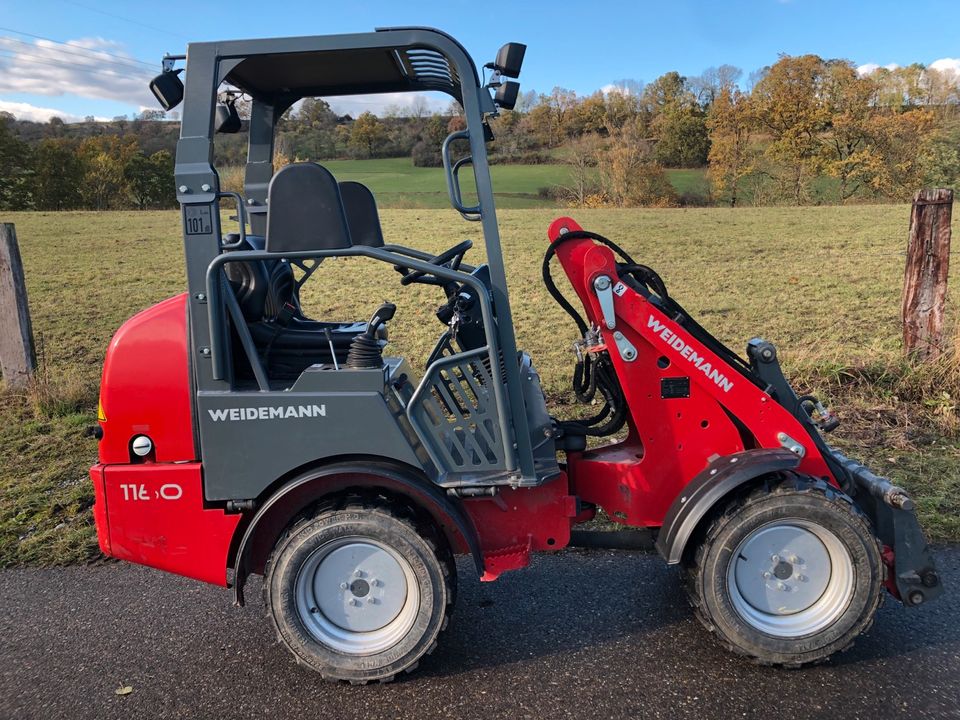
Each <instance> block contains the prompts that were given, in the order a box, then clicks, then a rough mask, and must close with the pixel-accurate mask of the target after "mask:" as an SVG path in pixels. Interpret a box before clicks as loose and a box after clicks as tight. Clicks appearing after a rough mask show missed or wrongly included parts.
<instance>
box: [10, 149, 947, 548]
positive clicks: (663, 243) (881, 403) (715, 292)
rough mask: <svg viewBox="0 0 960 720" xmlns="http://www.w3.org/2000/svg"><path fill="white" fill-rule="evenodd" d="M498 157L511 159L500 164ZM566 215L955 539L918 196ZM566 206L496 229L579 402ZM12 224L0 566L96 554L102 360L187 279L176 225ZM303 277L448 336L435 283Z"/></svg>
mask: <svg viewBox="0 0 960 720" xmlns="http://www.w3.org/2000/svg"><path fill="white" fill-rule="evenodd" d="M363 167H366V168H368V169H369V168H370V167H371V166H370V165H366V166H363ZM384 167H386V168H389V163H387V165H385V166H384ZM501 170H502V171H505V172H507V173H508V174H509V173H510V172H511V171H513V172H516V168H514V167H511V166H498V167H497V168H494V172H495V173H496V172H499V171H501ZM334 172H337V173H338V174H340V175H343V174H347V173H348V171H347V170H346V169H344V168H338V169H335V170H334ZM427 172H430V171H427ZM433 172H436V171H433ZM372 175H373V173H371V177H372ZM384 175H389V173H388V172H386V170H385V171H384ZM368 179H369V178H368ZM382 180H383V182H385V183H387V185H388V186H390V184H391V183H392V187H404V186H403V183H402V181H400V180H398V179H396V178H392V177H391V179H389V180H387V179H386V178H383V179H382ZM371 184H374V182H373V180H371ZM507 185H508V188H509V187H510V186H509V184H507ZM566 212H567V213H569V214H571V215H573V216H574V217H575V218H577V219H578V220H579V221H580V223H581V224H582V225H583V226H584V227H586V228H588V229H590V230H593V231H596V232H599V233H601V234H603V235H606V236H608V237H610V238H611V239H613V240H615V241H616V242H618V243H619V244H621V245H623V247H624V248H625V249H626V250H627V251H628V252H630V253H631V254H632V255H633V256H634V258H635V259H637V260H638V261H639V262H644V263H648V264H650V265H652V266H653V267H655V268H656V269H657V270H658V271H659V272H660V273H661V274H662V275H663V277H664V279H665V280H666V282H667V284H668V286H669V287H670V289H671V292H672V293H673V294H674V295H675V296H676V297H677V298H678V299H679V300H680V301H681V302H682V303H683V304H685V305H686V306H687V308H688V309H689V310H690V311H691V312H693V313H695V314H696V315H697V316H699V317H700V319H701V321H702V322H703V323H704V324H705V325H706V326H707V327H708V328H710V329H712V330H713V331H715V332H716V334H717V335H718V336H719V337H720V338H721V339H722V340H724V341H726V342H728V343H729V344H731V345H732V346H733V347H734V348H738V349H739V348H742V347H743V345H744V342H745V341H746V340H747V339H748V338H749V337H750V336H752V335H757V334H762V335H764V336H766V337H768V338H769V339H771V340H773V341H774V342H776V343H777V345H778V346H779V347H780V348H781V351H782V352H781V355H782V358H783V361H784V364H785V367H786V370H787V372H788V374H790V375H792V376H794V377H798V378H799V379H800V381H801V385H802V386H803V387H804V388H806V389H811V390H815V391H817V392H819V393H821V394H822V395H824V396H825V397H826V398H827V399H830V400H833V401H835V402H836V403H837V404H839V407H838V409H839V410H840V412H841V414H842V415H843V417H844V418H845V424H844V426H842V427H841V429H840V430H839V431H838V433H837V434H836V435H835V436H834V438H832V439H834V440H835V441H838V442H839V443H841V444H843V445H844V446H845V447H846V448H848V450H849V451H850V453H851V454H854V455H858V456H861V457H865V458H867V459H869V460H870V461H871V462H872V463H874V464H875V466H876V469H877V471H878V472H881V473H888V474H889V475H890V476H892V477H893V478H894V479H895V480H896V481H897V482H900V483H903V484H904V485H906V486H907V487H908V488H909V489H910V490H911V491H912V492H914V493H915V495H916V497H917V500H918V504H919V508H920V514H921V519H922V521H923V523H924V524H925V526H926V527H927V529H928V531H929V532H930V534H931V536H932V537H934V538H936V539H939V540H957V539H960V437H958V434H957V432H956V423H957V414H956V397H955V396H954V397H952V398H951V397H948V398H943V397H942V395H941V392H940V391H937V392H935V393H934V392H931V391H929V390H926V389H924V388H928V387H931V386H933V385H934V384H935V383H933V382H930V383H928V384H927V385H923V384H922V383H920V382H919V381H917V383H914V384H913V385H911V384H910V382H905V381H904V380H903V378H904V377H905V378H906V379H907V380H911V378H913V377H914V375H911V374H903V372H902V363H901V361H900V358H899V334H900V331H899V325H898V319H897V318H898V311H899V293H900V284H901V282H902V276H903V255H902V252H903V249H904V244H905V238H906V230H907V225H908V219H909V208H908V207H907V206H890V205H884V206H859V207H856V206H855V207H820V208H763V209H753V208H742V209H736V210H731V209H725V208H713V209H689V210H590V211H579V210H578V211H566ZM559 214H562V213H561V212H560V211H557V210H552V209H537V210H509V209H508V210H503V211H502V212H501V213H500V225H501V231H502V234H503V249H504V254H505V257H506V262H507V266H508V268H509V279H510V286H511V291H512V297H513V312H514V317H515V321H516V327H517V335H518V343H519V345H520V347H522V348H524V349H526V350H528V351H529V352H531V354H532V355H533V357H534V359H535V362H536V364H537V367H538V369H539V371H540V372H541V375H542V378H543V381H544V386H545V389H546V391H547V394H548V396H549V397H550V400H551V402H552V403H554V404H557V405H561V406H563V407H564V412H568V411H569V408H568V407H566V403H567V401H568V398H569V393H568V386H569V375H570V371H571V369H572V355H571V353H570V351H569V347H570V343H571V342H572V341H573V339H574V335H575V329H574V327H573V326H572V324H571V323H570V321H569V320H568V319H567V318H566V316H565V315H564V314H563V312H562V311H561V310H560V309H559V308H558V307H557V306H556V305H555V304H554V303H553V301H552V300H551V299H550V297H549V296H548V294H547V293H546V291H545V290H544V288H543V287H542V283H541V280H540V258H541V257H542V253H543V250H544V248H545V247H546V239H545V233H546V228H547V226H548V224H549V223H550V221H551V220H552V219H553V218H554V217H556V216H557V215H559ZM381 216H382V221H383V225H384V230H385V234H386V238H387V241H388V242H396V243H403V244H407V245H411V246H414V247H420V248H424V249H426V250H429V251H433V252H436V251H439V250H442V249H445V248H447V247H448V246H450V245H452V244H454V243H455V242H457V241H459V240H460V239H462V238H464V237H469V238H472V239H473V240H474V242H475V243H476V244H477V247H476V248H475V249H474V250H473V251H472V252H471V257H470V258H469V259H470V260H471V261H473V262H476V261H478V260H479V259H481V258H482V257H483V252H482V248H481V247H480V246H481V242H480V237H479V228H478V227H477V225H476V224H467V223H464V222H462V221H460V220H459V217H458V216H457V215H456V214H455V213H454V212H453V211H451V210H446V211H435V210H429V209H386V210H383V211H382V213H381ZM3 220H4V221H7V222H14V223H16V226H17V235H18V237H19V240H20V246H21V251H22V255H23V259H24V265H25V269H26V276H27V285H28V291H29V295H30V302H31V309H32V314H33V322H34V330H35V334H36V335H37V337H38V340H42V346H43V349H44V360H45V362H44V373H43V377H44V378H45V388H44V392H43V393H41V394H40V396H39V397H38V396H37V395H36V394H34V395H32V396H31V395H26V394H25V395H19V396H18V395H13V394H11V393H7V394H5V395H3V396H0V566H7V565H14V564H23V563H68V562H75V561H79V560H84V559H89V558H92V557H95V556H96V547H95V542H94V540H93V533H92V525H91V513H90V507H91V500H92V498H91V490H90V486H89V481H88V479H87V475H86V471H87V468H88V467H89V465H90V464H91V463H92V462H93V461H94V460H95V457H96V442H95V441H94V440H92V439H90V438H87V437H84V434H83V431H84V428H85V427H86V426H88V425H92V424H93V423H94V415H95V407H96V385H97V382H98V379H99V373H100V366H101V363H102V360H103V353H104V350H105V348H106V347H107V343H108V342H109V340H110V337H111V336H112V334H113V332H114V331H115V330H116V329H117V328H118V327H119V326H120V324H121V323H122V322H123V321H124V320H125V319H126V318H128V317H129V316H130V315H132V314H133V313H134V312H136V311H138V310H140V309H143V308H144V307H147V306H149V305H151V304H153V303H155V302H157V301H159V300H161V299H163V298H165V297H168V296H170V295H172V294H174V293H178V292H181V291H182V290H183V288H184V273H183V250H182V245H181V238H180V235H179V232H180V223H179V219H178V216H177V214H176V213H175V212H144V213H136V212H127V213H119V212H118V213H93V212H90V213H20V214H17V213H14V214H11V215H8V216H6V217H4V218H3ZM347 270H350V271H352V272H350V274H349V275H348V274H347V272H345V271H347ZM347 276H349V277H350V278H351V285H350V286H349V287H346V286H345V285H344V284H343V280H342V279H343V278H344V277H347ZM954 277H955V278H956V272H955V273H954ZM305 290H307V292H306V293H305V301H306V305H307V307H308V309H309V311H310V312H311V313H312V314H313V315H314V316H315V317H321V318H330V319H354V318H362V317H366V316H368V315H369V314H370V312H371V311H372V309H373V308H375V307H376V305H377V304H378V303H379V302H381V301H382V300H385V299H389V300H392V301H395V302H397V304H398V306H399V310H398V312H397V316H396V318H395V320H394V321H393V323H392V325H391V345H390V352H391V353H394V354H403V355H406V356H408V357H410V358H412V359H413V360H414V361H415V365H417V366H418V367H420V368H422V363H423V358H424V357H425V355H426V353H427V352H428V351H429V349H430V347H431V346H432V343H433V342H434V340H435V339H436V337H437V336H438V335H439V333H440V331H441V330H442V328H441V326H440V325H439V323H437V322H436V320H435V319H434V318H433V310H434V308H435V307H436V305H437V304H438V303H439V301H440V291H439V290H438V289H437V288H432V287H427V286H419V285H415V286H410V287H401V286H400V285H399V282H398V276H397V275H396V273H394V272H393V271H392V269H390V268H388V267H386V266H383V265H379V264H376V263H372V262H369V261H362V260H356V259H350V260H345V259H342V260H329V261H327V262H326V263H324V265H323V266H322V267H321V269H320V270H319V271H318V273H317V276H316V277H315V279H314V280H312V281H311V282H310V283H309V284H308V286H307V288H305ZM954 311H955V308H954V307H953V306H952V305H951V307H950V312H951V313H954ZM854 371H856V372H854ZM878 373H879V374H878ZM884 373H886V374H884ZM901 375H902V377H901ZM911 382H912V380H911ZM950 382H953V386H955V385H956V382H955V381H951V380H949V379H948V381H946V382H945V384H940V385H939V386H938V387H940V388H941V389H943V388H949V387H951V385H950ZM911 387H914V388H915V389H913V390H910V388H911ZM916 388H920V389H916ZM908 391H909V392H908ZM924 393H926V394H924Z"/></svg>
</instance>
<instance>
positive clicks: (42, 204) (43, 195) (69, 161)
mask: <svg viewBox="0 0 960 720" xmlns="http://www.w3.org/2000/svg"><path fill="white" fill-rule="evenodd" d="M54 120H59V119H58V118H54ZM14 125H15V121H14V119H13V117H12V116H11V115H9V114H7V113H0V209H3V210H115V209H125V208H136V209H139V210H146V209H149V208H169V207H173V206H175V205H176V193H175V191H174V186H173V185H174V184H173V155H172V154H171V152H170V151H169V150H165V149H163V150H156V151H155V152H152V153H150V154H147V153H146V152H145V151H144V150H143V149H142V148H141V146H140V142H139V141H138V137H137V135H133V134H126V135H119V134H102V135H92V136H89V137H84V138H82V139H81V138H78V137H63V136H62V135H63V133H64V132H65V130H63V126H64V123H63V122H62V121H60V122H59V123H58V122H52V123H50V125H51V130H52V132H51V133H50V134H48V135H47V136H46V137H41V138H39V139H37V140H36V141H35V142H32V143H31V142H27V141H25V140H23V139H21V138H20V137H18V136H17V134H15V133H14V131H13V129H14Z"/></svg>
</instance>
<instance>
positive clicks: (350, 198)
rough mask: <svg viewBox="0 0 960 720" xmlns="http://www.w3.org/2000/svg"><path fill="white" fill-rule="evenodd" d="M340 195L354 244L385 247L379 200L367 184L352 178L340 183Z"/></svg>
mask: <svg viewBox="0 0 960 720" xmlns="http://www.w3.org/2000/svg"><path fill="white" fill-rule="evenodd" d="M340 197H341V198H342V200H343V209H344V210H345V211H346V213H347V225H348V226H349V227H350V240H352V241H353V244H354V245H366V246H367V247H383V230H382V229H381V227H380V214H379V213H378V212H377V201H376V199H375V198H374V197H373V193H372V192H370V188H368V187H367V186H366V185H364V184H362V183H358V182H354V181H352V180H345V181H344V182H341V183H340Z"/></svg>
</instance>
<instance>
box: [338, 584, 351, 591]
mask: <svg viewBox="0 0 960 720" xmlns="http://www.w3.org/2000/svg"><path fill="white" fill-rule="evenodd" d="M348 587H350V586H349V585H347V583H340V589H341V590H346V589H347V588H348Z"/></svg>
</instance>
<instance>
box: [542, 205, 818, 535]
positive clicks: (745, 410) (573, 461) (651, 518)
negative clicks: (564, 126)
mask: <svg viewBox="0 0 960 720" xmlns="http://www.w3.org/2000/svg"><path fill="white" fill-rule="evenodd" d="M561 228H566V229H567V230H569V231H576V230H581V229H582V228H581V227H580V226H579V225H578V224H577V223H576V222H575V221H573V220H571V219H570V218H560V219H558V220H556V221H554V223H553V224H552V225H551V226H550V229H549V231H548V235H549V237H550V240H551V242H554V241H556V240H557V238H559V237H560V229H561ZM557 258H558V259H559V261H560V264H561V265H562V266H563V269H564V271H565V272H566V274H567V277H568V278H569V280H570V283H571V285H572V286H573V289H574V291H575V292H576V294H577V295H578V296H579V298H580V301H581V302H582V304H583V307H584V309H585V311H586V318H587V322H588V324H590V325H599V326H601V327H603V313H602V312H601V310H600V303H599V301H598V300H597V297H596V294H595V293H594V291H593V289H592V288H593V281H594V280H595V279H596V277H597V276H599V275H607V276H609V277H610V278H611V279H612V281H613V283H614V285H616V284H617V282H618V276H617V271H616V264H615V260H614V255H613V252H612V251H611V250H610V249H609V248H606V247H602V246H600V245H598V244H597V243H595V242H594V241H593V240H590V239H574V240H568V241H566V242H564V243H562V244H561V245H559V246H558V248H557ZM613 301H614V311H615V315H616V330H619V331H620V332H622V333H623V334H624V336H625V337H626V338H627V340H629V341H630V342H631V344H633V345H634V347H636V349H637V359H636V360H634V361H633V362H627V361H625V360H624V359H623V358H621V357H620V353H619V352H617V351H616V350H615V349H613V350H611V352H610V357H611V359H612V361H613V364H614V367H615V368H616V371H617V376H618V377H619V379H620V384H621V386H622V388H623V391H624V395H625V396H626V398H627V403H628V405H629V407H630V416H629V419H628V425H629V435H628V437H627V439H626V440H625V441H624V442H621V443H616V444H613V445H609V446H606V447H603V448H600V449H597V450H591V451H587V452H584V453H571V454H570V455H569V457H568V466H567V471H568V472H569V474H570V477H571V481H572V486H573V491H574V492H575V493H576V494H577V495H579V496H580V497H581V498H582V499H583V500H586V501H589V502H594V503H597V504H598V505H600V506H601V507H603V508H604V509H605V510H606V511H607V513H608V514H609V515H611V517H612V518H613V519H614V520H617V521H619V522H623V523H625V524H629V525H639V526H658V525H661V524H662V523H663V518H664V516H665V515H666V512H667V510H668V508H669V507H670V504H671V503H672V502H673V500H674V498H675V497H676V496H677V494H678V493H679V492H680V491H681V490H682V489H683V487H684V486H686V484H687V483H689V482H690V481H691V480H692V479H693V478H694V477H695V476H696V475H697V473H699V472H700V471H701V470H703V469H704V468H705V467H706V466H707V464H708V463H709V462H710V459H711V458H712V457H714V456H718V455H719V456H724V455H729V454H732V453H735V452H739V451H741V450H743V449H745V448H779V447H781V445H780V441H779V440H778V439H777V433H779V432H785V433H787V434H788V435H790V436H791V437H793V438H795V439H797V440H799V441H800V442H802V443H803V444H804V446H805V447H806V450H807V453H806V455H805V457H804V458H803V460H802V461H801V464H800V467H799V470H800V471H801V472H804V473H808V474H810V475H813V476H816V477H826V478H828V479H829V480H830V481H831V482H835V480H834V478H833V476H832V475H831V474H830V471H829V469H828V468H827V465H826V462H825V461H824V459H823V457H822V456H821V455H820V453H819V451H818V450H817V449H816V446H815V445H814V444H813V442H812V441H811V440H810V439H809V435H808V434H807V432H806V430H805V429H804V428H803V426H802V425H801V424H800V423H799V422H798V421H797V419H796V418H794V417H793V415H791V414H790V413H789V412H787V410H785V409H784V408H783V407H781V406H780V405H779V404H777V403H776V402H775V401H774V400H772V399H771V398H770V397H769V396H767V395H766V394H765V393H763V392H762V391H761V390H760V389H759V388H758V387H757V386H756V385H754V384H753V383H751V382H750V381H748V380H747V379H746V378H744V377H743V376H742V375H740V373H739V372H737V370H736V369H734V368H733V367H730V366H729V365H728V364H727V363H726V362H724V361H723V360H722V359H721V358H719V357H717V356H716V355H714V354H713V353H712V352H710V351H709V350H707V349H706V348H705V347H704V346H703V345H701V344H700V343H699V342H698V341H696V340H695V339H694V338H693V337H692V336H690V334H689V333H687V331H686V330H684V329H683V328H682V327H681V326H680V325H678V324H677V323H675V322H674V321H673V320H671V319H670V318H668V317H667V316H666V315H664V314H663V313H662V312H661V311H660V310H659V309H658V308H657V307H656V306H654V305H653V304H652V303H650V302H648V301H647V299H646V298H645V297H644V296H643V295H641V294H640V293H638V292H635V291H634V290H632V289H631V288H629V287H627V288H626V289H625V290H624V292H623V293H622V294H620V295H618V294H616V293H614V294H613ZM651 317H652V318H653V319H654V320H655V321H656V322H657V323H660V324H662V326H664V327H666V328H668V329H669V330H670V332H671V333H672V335H673V336H674V337H675V338H679V339H680V340H682V341H683V342H684V343H685V344H686V345H688V346H690V347H691V348H693V350H694V351H695V352H696V353H697V355H699V356H701V357H703V358H705V362H709V363H711V365H712V367H713V368H714V369H718V370H719V371H720V372H721V373H722V374H723V375H724V376H725V377H726V378H727V379H728V380H730V381H732V382H733V387H732V388H730V389H729V390H727V391H725V390H724V389H723V388H722V387H720V386H718V385H717V384H716V383H715V382H714V381H713V380H711V379H710V378H708V377H707V375H705V374H704V373H702V372H700V371H699V370H697V369H696V368H695V367H694V366H693V365H692V364H691V363H690V362H689V361H688V360H687V359H686V358H685V357H683V356H682V355H681V352H680V351H679V350H677V349H675V348H674V347H673V346H672V345H671V341H672V338H671V341H668V340H665V339H664V338H663V337H662V335H661V334H660V333H659V332H657V330H655V329H654V328H652V327H650V326H649V321H650V318H651ZM612 332H613V331H612V330H604V335H605V337H606V336H607V335H610V334H612ZM608 344H609V341H608ZM660 358H665V359H666V360H667V361H668V363H669V364H668V365H667V367H666V368H661V367H660V366H659V365H658V362H657V361H658V359H660ZM661 364H662V362H661ZM668 377H689V378H690V397H689V398H668V399H663V398H661V396H660V387H661V386H660V381H661V379H662V378H668ZM731 415H732V416H734V417H736V418H737V419H738V420H740V421H741V423H742V424H743V425H744V426H745V428H746V430H747V433H746V435H743V434H741V432H740V431H739V430H738V428H737V427H736V425H734V423H733V421H732V420H731V419H730V416H731Z"/></svg>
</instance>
